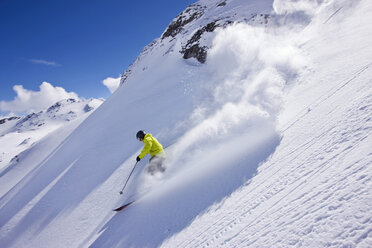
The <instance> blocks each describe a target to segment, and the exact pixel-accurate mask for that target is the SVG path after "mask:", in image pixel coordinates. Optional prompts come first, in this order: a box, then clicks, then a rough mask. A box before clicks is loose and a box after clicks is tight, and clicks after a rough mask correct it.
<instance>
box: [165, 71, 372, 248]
mask: <svg viewBox="0 0 372 248" xmlns="http://www.w3.org/2000/svg"><path fill="white" fill-rule="evenodd" d="M368 72H369V73H368V74H369V76H371V75H372V72H371V70H369V71H368ZM366 80H368V79H366ZM354 86H355V85H354ZM357 86H358V85H357ZM371 87H372V80H370V81H369V82H368V83H366V84H362V85H361V87H355V88H356V89H353V88H351V87H346V88H345V89H343V90H342V91H340V92H336V93H335V94H333V95H332V96H330V97H327V99H326V102H325V103H324V104H323V105H321V106H318V108H324V110H322V112H321V113H326V114H323V116H320V115H321V114H320V113H319V112H318V111H319V110H317V109H313V110H312V111H311V112H310V113H308V114H307V115H306V116H303V117H302V118H301V119H298V120H296V121H297V122H296V125H295V126H293V129H300V130H308V132H311V131H314V130H319V131H318V132H317V133H319V134H318V135H316V136H315V137H313V136H312V135H309V133H308V132H306V131H305V132H303V134H302V135H301V136H296V137H292V138H293V139H298V140H301V143H296V146H294V145H293V144H292V143H293V140H288V139H287V138H286V137H287V135H288V137H291V132H292V133H298V132H297V131H292V130H293V129H290V130H288V131H287V132H288V134H287V133H286V134H285V136H284V139H283V140H282V143H281V145H280V146H279V148H278V150H277V151H276V153H277V154H281V156H280V157H277V156H274V157H273V158H272V159H270V161H268V162H267V163H265V164H264V165H262V166H261V167H260V170H259V173H258V174H257V175H256V176H255V178H254V179H253V180H252V181H251V182H250V183H249V184H248V185H247V186H245V187H243V188H242V189H241V190H240V191H239V192H235V193H234V195H233V196H232V197H231V198H229V199H228V200H226V201H225V203H224V204H222V206H220V205H217V206H215V209H214V208H211V209H209V210H208V213H207V214H205V215H204V216H201V217H200V218H199V219H197V220H196V221H195V224H194V225H191V226H190V227H189V228H187V229H186V230H185V231H183V232H182V233H181V234H179V236H176V237H174V238H173V239H171V240H170V241H169V242H168V243H167V242H166V243H165V244H164V245H163V246H164V247H251V246H252V247H274V246H275V247H288V246H305V247H324V246H326V247H340V246H342V247H346V246H353V245H354V244H363V245H364V246H369V245H371V243H370V240H366V238H367V237H368V235H369V233H370V232H371V231H372V229H371V225H372V219H371V218H370V217H365V215H363V214H361V213H371V211H372V208H371V205H370V202H372V197H371V195H370V192H371V191H372V182H371V175H372V169H371V164H372V152H371V150H370V144H372V136H371V132H372V117H371V113H372V90H371ZM351 90H354V91H355V92H351ZM341 93H342V94H341ZM347 94H351V95H353V96H360V97H359V98H357V99H352V101H351V102H350V103H349V104H348V105H347V106H348V108H347V109H343V108H344V107H345V106H339V105H338V102H339V101H340V100H341V99H343V98H344V97H347ZM334 98H339V101H335V100H334ZM342 112H344V114H342ZM317 114H320V115H318V116H317ZM315 116H317V117H315ZM340 117H342V118H340ZM319 118H327V119H328V121H327V122H326V123H323V122H318V121H317V120H318V119H319ZM311 126H312V127H311ZM309 138H310V139H309ZM297 145H298V146H297ZM357 151H358V152H357ZM360 151H362V153H359V152H360ZM355 209H358V211H357V212H355V213H354V210H355ZM221 216H222V217H221ZM211 234H213V236H212V238H211ZM189 237H193V239H190V238H189ZM323 239H324V240H325V241H323ZM329 240H333V242H330V241H329ZM172 241H174V242H172ZM364 241H365V242H366V243H363V242H364Z"/></svg>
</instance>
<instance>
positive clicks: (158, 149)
mask: <svg viewBox="0 0 372 248" xmlns="http://www.w3.org/2000/svg"><path fill="white" fill-rule="evenodd" d="M136 137H137V139H138V140H139V141H142V142H143V143H144V144H145V146H144V147H143V149H142V151H141V153H140V155H138V156H137V159H136V160H137V162H139V161H140V160H141V159H143V158H144V157H145V156H146V155H147V153H150V156H151V158H150V164H149V166H148V168H147V171H148V172H149V173H150V174H151V175H154V174H155V172H156V171H160V172H164V171H165V167H164V166H163V162H164V160H165V152H164V149H163V146H162V145H161V144H160V143H159V141H158V140H157V139H156V138H155V137H153V136H152V135H151V134H149V133H147V134H146V133H145V131H143V130H140V131H138V132H137V135H136Z"/></svg>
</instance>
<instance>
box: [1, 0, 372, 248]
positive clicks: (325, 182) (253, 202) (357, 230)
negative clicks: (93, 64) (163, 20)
mask: <svg viewBox="0 0 372 248" xmlns="http://www.w3.org/2000/svg"><path fill="white" fill-rule="evenodd" d="M221 2H222V1H221ZM225 2H226V5H225V6H217V4H219V3H220V2H216V1H212V0H202V1H200V2H198V4H199V5H200V6H206V7H205V8H201V9H203V15H202V16H201V17H200V18H199V19H197V20H194V21H192V22H190V23H189V24H187V25H186V26H185V27H184V29H183V31H182V32H181V33H179V34H178V35H177V36H175V37H173V38H166V39H164V40H161V39H157V40H155V41H154V42H153V43H152V44H151V45H150V46H148V47H147V48H145V49H144V51H143V52H142V54H141V55H140V56H139V58H138V59H137V60H136V61H135V62H134V63H133V65H132V66H131V67H130V73H126V74H125V77H126V79H125V80H122V85H121V87H119V88H118V89H117V90H116V91H115V92H114V93H113V95H112V96H111V97H110V98H109V99H107V100H106V101H105V102H104V103H103V104H102V105H101V106H100V107H99V108H98V109H97V110H96V111H94V112H93V113H92V114H91V115H90V116H89V117H87V118H86V120H85V121H83V122H82V123H81V124H80V123H76V124H74V125H70V126H65V127H64V129H61V130H62V131H61V132H54V133H52V134H50V135H48V136H47V137H46V138H45V139H43V140H42V142H39V143H37V144H36V145H35V146H34V147H33V149H31V150H30V151H29V152H28V153H27V154H25V156H24V158H23V161H25V162H24V163H23V164H22V166H16V167H13V168H10V169H9V170H7V171H6V172H5V173H2V175H1V177H0V185H1V188H2V190H1V196H0V197H1V198H0V208H1V209H0V246H1V247H158V246H162V247H371V246H372V234H371V231H372V219H371V213H372V204H371V202H372V195H371V192H372V187H371V186H372V184H371V175H372V173H371V163H372V152H371V148H370V147H371V145H372V137H371V136H370V133H371V130H372V119H371V113H372V94H371V93H372V88H371V86H372V70H371V69H372V68H371V67H372V47H371V46H370V43H371V41H372V28H371V27H370V23H371V21H372V18H371V16H372V15H371V14H372V3H370V1H367V0H360V1H346V0H339V1H331V0H329V1H293V2H287V4H283V3H284V2H285V1H284V2H283V1H280V0H279V1H275V2H274V3H273V2H272V1H242V0H230V1H225ZM290 3H291V4H290ZM272 6H274V7H272ZM198 9H199V8H198ZM189 12H190V11H188V12H185V13H184V14H185V15H186V14H187V13H189ZM270 12H271V15H270V18H266V20H268V22H267V23H266V22H262V20H260V21H258V22H255V21H252V19H250V18H251V17H252V16H260V13H264V14H267V13H270ZM214 13H215V15H214ZM234 13H236V14H234ZM189 14H190V13H189ZM256 14H258V15H256ZM214 16H215V17H216V18H220V17H222V16H224V17H226V20H230V21H237V22H236V23H235V24H233V25H228V26H227V27H225V28H222V27H221V28H217V29H216V30H215V31H214V32H211V33H205V34H204V35H203V36H202V39H205V40H203V41H201V42H202V44H203V45H206V46H210V49H209V50H208V57H207V61H206V63H205V64H199V63H198V62H197V61H196V60H195V59H189V60H184V59H183V58H182V55H181V54H180V53H179V51H180V50H181V47H182V46H183V45H184V44H185V43H186V42H187V40H188V39H190V37H191V36H192V33H194V32H195V31H196V30H197V29H199V28H200V27H201V26H203V25H206V24H208V23H210V21H211V19H210V18H213V17H214ZM244 16H246V17H247V19H246V20H245V19H244ZM263 16H264V15H263ZM235 18H236V19H235ZM139 129H145V130H147V131H149V132H151V133H152V134H153V135H154V136H156V137H157V138H158V139H159V140H160V141H161V142H162V143H163V145H164V146H165V147H167V148H166V152H167V155H168V159H167V163H166V166H167V170H166V172H165V173H164V174H162V175H159V174H158V175H155V176H154V177H151V176H148V175H146V173H144V171H145V170H144V168H145V166H146V159H143V160H142V161H141V162H140V163H139V164H138V165H137V167H136V168H135V171H134V173H133V175H132V178H131V179H132V180H131V181H130V183H129V185H128V187H127V188H126V189H125V190H124V194H123V195H120V194H119V191H120V189H121V187H122V186H123V184H124V182H125V180H126V179H127V176H128V175H129V173H130V171H131V170H132V168H133V166H134V163H135V157H136V156H137V155H138V153H139V151H140V149H141V147H142V146H141V143H139V142H138V141H137V140H136V139H135V137H134V135H135V133H136V132H137V131H138V130H139ZM38 154H42V156H38ZM8 182H10V183H8ZM3 187H5V190H3ZM130 199H137V201H136V202H135V203H134V204H132V205H131V206H130V207H128V208H127V209H125V210H124V211H122V212H119V213H115V212H113V211H112V209H113V208H116V207H118V206H120V205H122V204H123V203H125V202H127V201H129V200H130Z"/></svg>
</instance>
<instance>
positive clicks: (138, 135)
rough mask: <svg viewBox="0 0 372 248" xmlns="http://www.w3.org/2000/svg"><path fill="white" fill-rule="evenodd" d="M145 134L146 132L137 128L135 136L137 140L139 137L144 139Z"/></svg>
mask: <svg viewBox="0 0 372 248" xmlns="http://www.w3.org/2000/svg"><path fill="white" fill-rule="evenodd" d="M145 134H146V132H145V131H143V130H139V131H138V132H137V134H136V138H137V139H138V140H139V139H144V138H145Z"/></svg>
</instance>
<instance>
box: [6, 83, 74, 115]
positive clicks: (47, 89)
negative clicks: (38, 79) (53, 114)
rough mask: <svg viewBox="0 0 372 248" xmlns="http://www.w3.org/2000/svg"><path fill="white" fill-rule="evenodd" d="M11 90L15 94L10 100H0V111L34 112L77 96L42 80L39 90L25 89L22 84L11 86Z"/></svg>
mask: <svg viewBox="0 0 372 248" xmlns="http://www.w3.org/2000/svg"><path fill="white" fill-rule="evenodd" d="M13 90H14V91H15V92H16V94H17V95H16V96H15V97H14V99H13V100H12V101H0V110H1V111H4V112H5V111H11V112H15V113H24V112H28V113H29V112H36V111H39V110H42V109H45V108H47V107H49V106H51V105H53V104H54V103H56V102H58V101H60V100H63V99H67V98H74V99H78V98H79V97H78V95H77V94H76V93H74V92H67V91H66V90H65V89H64V88H62V87H54V86H53V85H51V84H50V83H48V82H43V83H42V84H41V85H40V91H32V90H27V89H25V88H23V86H22V85H15V86H13Z"/></svg>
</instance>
